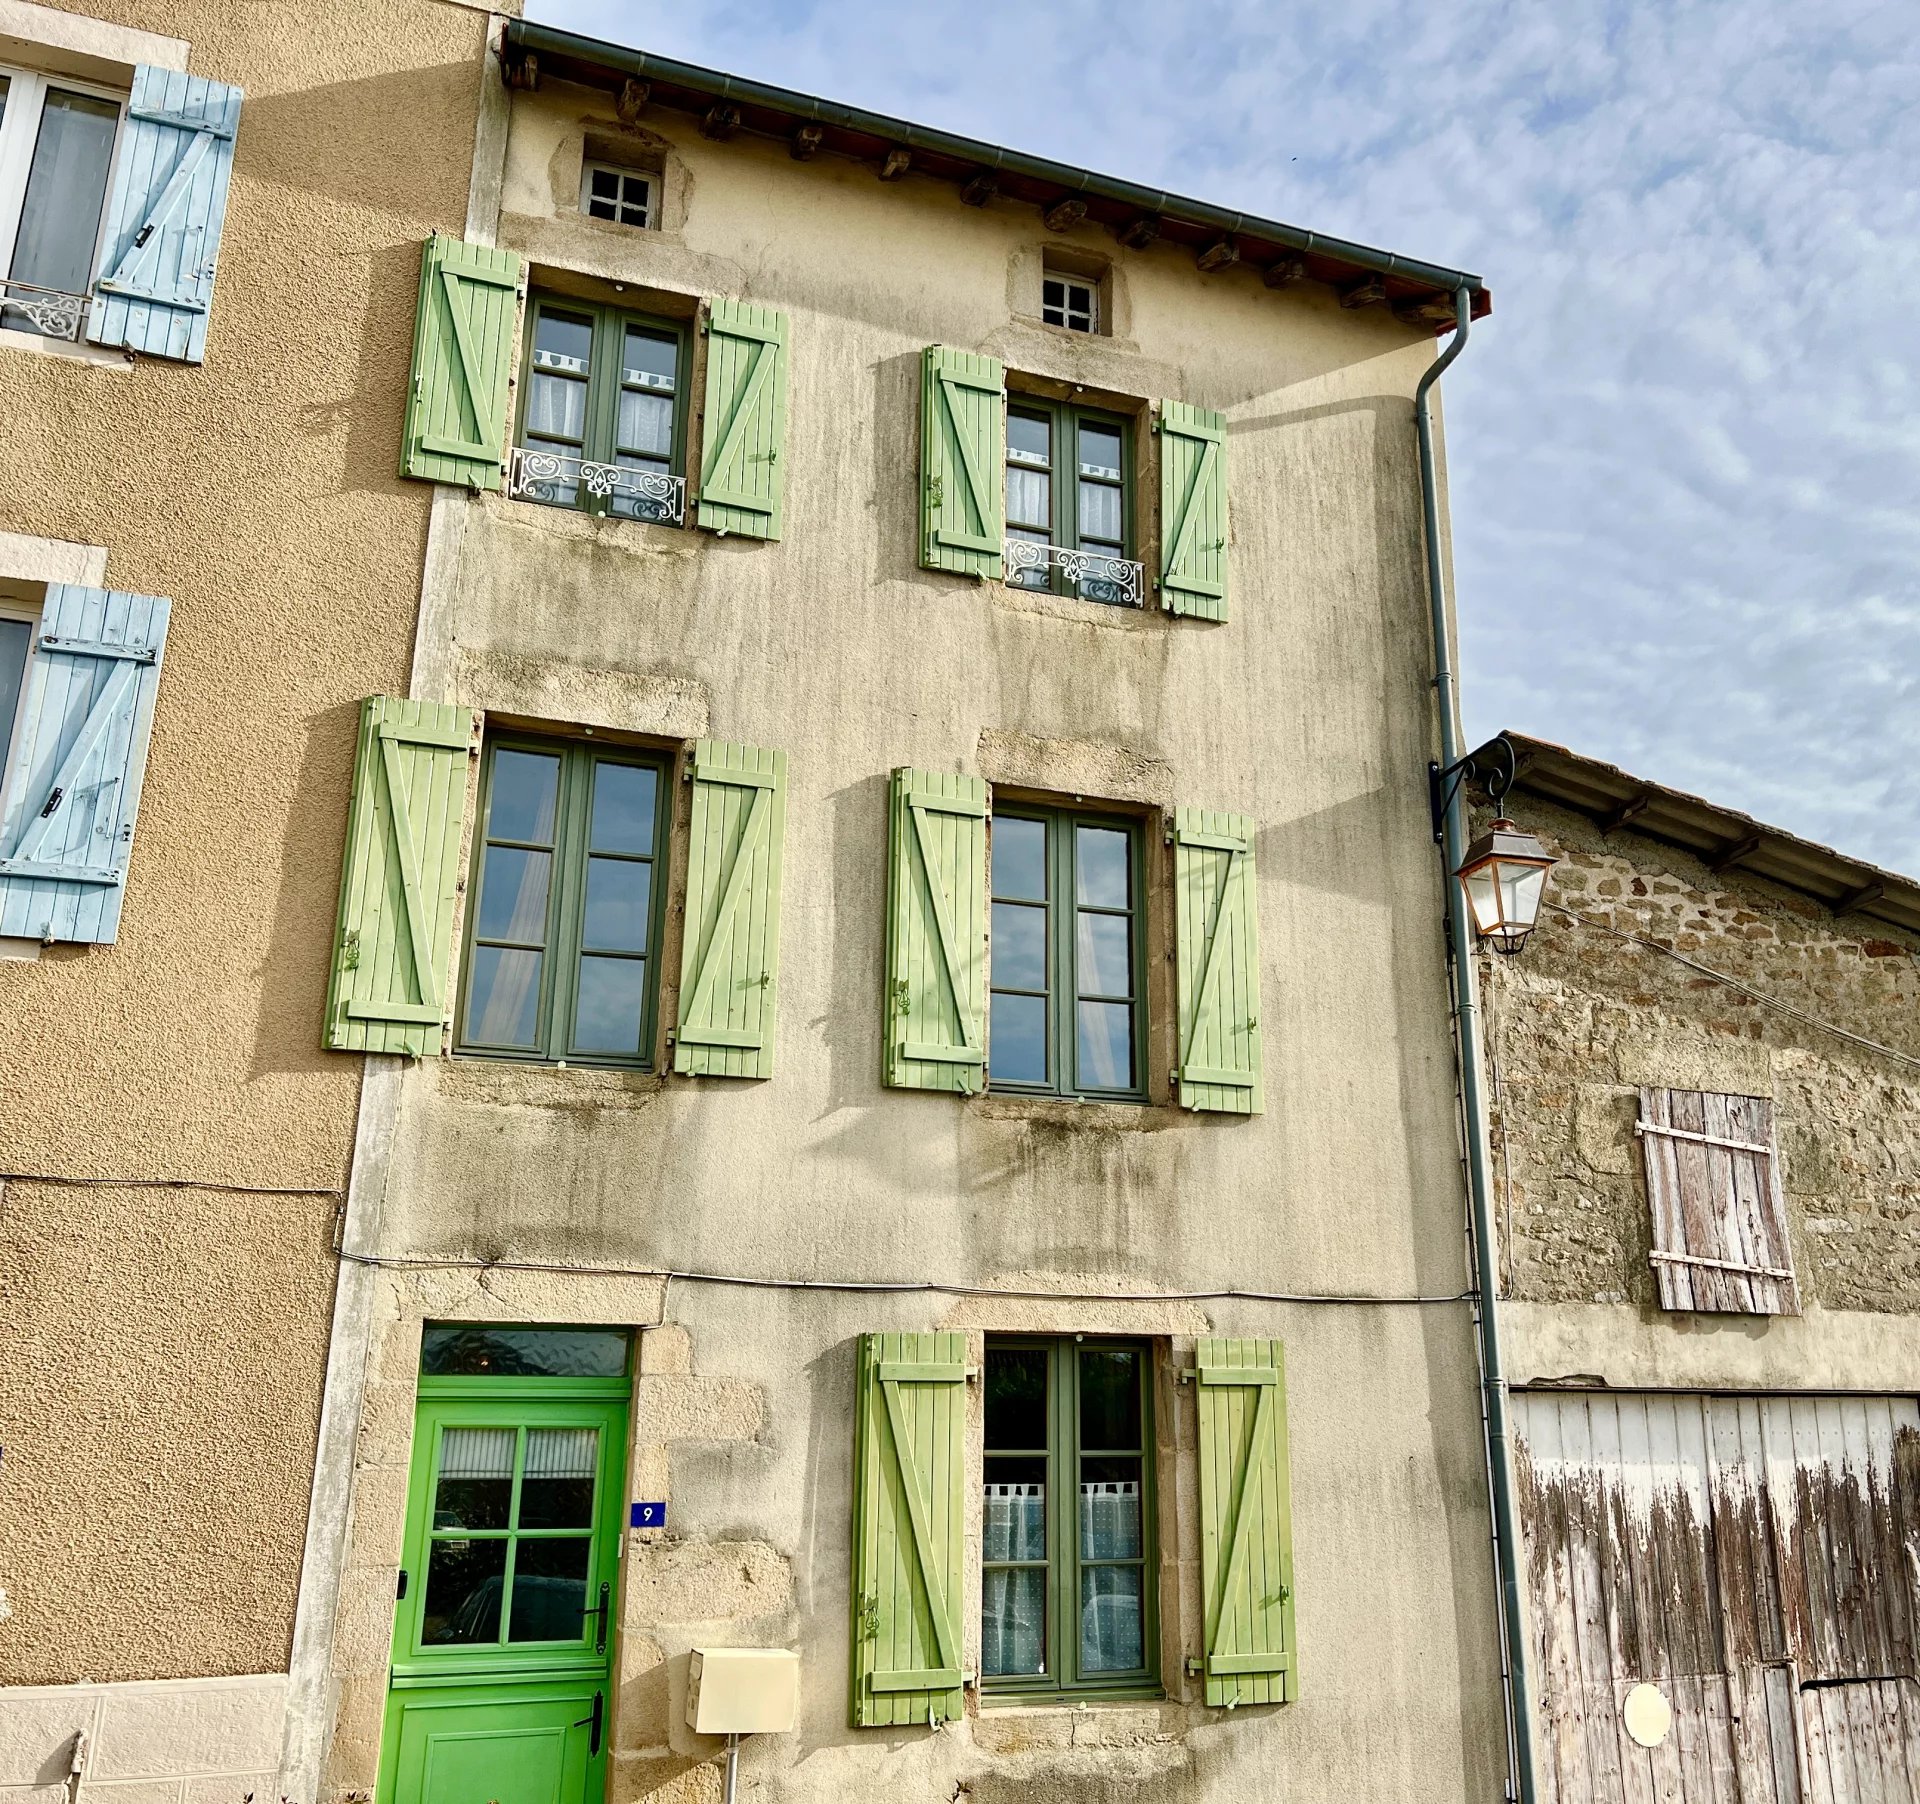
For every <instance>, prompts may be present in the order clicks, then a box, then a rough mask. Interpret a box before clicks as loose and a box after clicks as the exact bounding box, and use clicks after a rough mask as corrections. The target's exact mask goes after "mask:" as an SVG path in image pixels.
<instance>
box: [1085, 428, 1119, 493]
mask: <svg viewBox="0 0 1920 1804" xmlns="http://www.w3.org/2000/svg"><path fill="white" fill-rule="evenodd" d="M1080 474H1081V475H1082V476H1088V475H1096V474H1097V475H1101V476H1107V477H1111V478H1112V480H1113V481H1115V482H1118V481H1119V480H1120V430H1119V428H1118V427H1116V426H1094V425H1084V426H1082V427H1081V428H1080Z"/></svg>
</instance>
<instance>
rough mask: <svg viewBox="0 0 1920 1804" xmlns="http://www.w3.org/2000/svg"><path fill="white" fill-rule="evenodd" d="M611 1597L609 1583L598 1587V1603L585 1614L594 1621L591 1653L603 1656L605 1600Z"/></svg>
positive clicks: (605, 1647) (605, 1630) (605, 1643)
mask: <svg viewBox="0 0 1920 1804" xmlns="http://www.w3.org/2000/svg"><path fill="white" fill-rule="evenodd" d="M612 1595H613V1586H612V1584H611V1583H608V1584H604V1585H602V1586H601V1587H600V1601H599V1603H597V1604H596V1605H595V1606H594V1607H593V1608H592V1609H591V1610H589V1611H587V1612H586V1614H587V1615H589V1616H591V1617H594V1618H595V1619H596V1621H595V1625H594V1635H593V1651H594V1652H595V1653H596V1654H604V1653H605V1652H606V1651H607V1599H608V1598H609V1597H611V1596H612Z"/></svg>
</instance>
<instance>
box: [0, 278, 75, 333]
mask: <svg viewBox="0 0 1920 1804" xmlns="http://www.w3.org/2000/svg"><path fill="white" fill-rule="evenodd" d="M86 317H87V297H86V296H85V295H84V294H69V293H68V292H67V291H66V290H65V289H64V288H42V287H41V286H40V285H39V284H38V283H37V282H19V281H15V280H14V279H13V278H12V277H10V276H0V326H6V327H10V328H12V330H14V331H16V332H20V331H26V332H38V333H40V334H42V335H43V336H44V337H47V338H73V339H77V338H78V337H79V336H80V326H81V322H82V321H83V320H85V319H86Z"/></svg>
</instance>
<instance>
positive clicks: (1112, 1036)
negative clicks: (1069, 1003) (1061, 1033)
mask: <svg viewBox="0 0 1920 1804" xmlns="http://www.w3.org/2000/svg"><path fill="white" fill-rule="evenodd" d="M1077 1006H1078V1008H1079V1011H1080V1072H1079V1079H1080V1082H1081V1084H1082V1085H1083V1086H1084V1087H1085V1088H1087V1089H1089V1090H1130V1089H1132V1088H1133V1005H1132V1004H1131V1003H1127V1002H1082V1003H1079V1004H1078V1005H1077Z"/></svg>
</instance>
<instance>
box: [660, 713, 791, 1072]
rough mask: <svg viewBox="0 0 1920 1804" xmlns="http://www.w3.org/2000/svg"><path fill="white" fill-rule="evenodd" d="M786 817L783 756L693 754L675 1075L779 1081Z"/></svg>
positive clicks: (730, 749)
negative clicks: (776, 1042)
mask: <svg viewBox="0 0 1920 1804" xmlns="http://www.w3.org/2000/svg"><path fill="white" fill-rule="evenodd" d="M786 815H787V755H786V753H785V752H768V751H762V750H761V749H760V748H759V747H758V746H751V745H727V744H725V743H723V742H722V741H720V740H718V739H703V740H701V741H700V742H699V744H698V745H697V746H695V747H694V753H693V829H692V834H691V837H690V849H689V851H688V854H687V913H686V931H685V939H684V943H683V944H682V946H681V949H680V1025H679V1027H678V1028H677V1029H676V1030H675V1036H674V1049H673V1068H674V1070H676V1071H684V1072H692V1073H694V1074H696V1075H700V1076H706V1077H771V1076H772V1075H773V1016H774V1008H773V1005H774V980H775V978H776V976H777V975H778V972H779V963H780V836H781V831H782V829H783V828H784V826H785V824H786Z"/></svg>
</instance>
